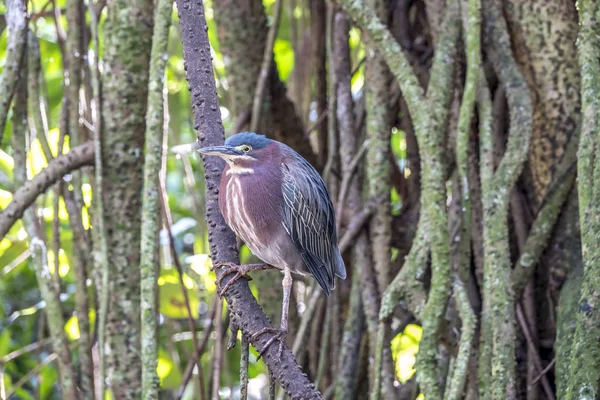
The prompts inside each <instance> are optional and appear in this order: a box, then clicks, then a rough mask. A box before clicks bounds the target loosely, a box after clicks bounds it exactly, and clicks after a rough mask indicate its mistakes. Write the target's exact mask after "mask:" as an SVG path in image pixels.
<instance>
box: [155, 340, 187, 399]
mask: <svg viewBox="0 0 600 400" xmlns="http://www.w3.org/2000/svg"><path fill="white" fill-rule="evenodd" d="M156 373H157V374H158V377H159V378H160V386H161V388H163V389H177V388H178V387H179V385H180V384H181V379H182V378H183V376H182V374H181V370H180V369H179V366H178V365H177V364H175V363H174V362H173V359H172V358H171V356H170V355H169V353H167V352H166V351H165V350H163V349H159V350H158V365H157V367H156Z"/></svg>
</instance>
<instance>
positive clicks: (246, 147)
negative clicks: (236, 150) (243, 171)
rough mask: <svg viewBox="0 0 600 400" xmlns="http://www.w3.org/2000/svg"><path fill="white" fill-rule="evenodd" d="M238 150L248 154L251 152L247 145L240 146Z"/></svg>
mask: <svg viewBox="0 0 600 400" xmlns="http://www.w3.org/2000/svg"><path fill="white" fill-rule="evenodd" d="M240 150H242V151H243V152H244V153H249V152H250V151H251V150H252V147H250V146H248V145H247V144H244V145H242V146H241V148H240Z"/></svg>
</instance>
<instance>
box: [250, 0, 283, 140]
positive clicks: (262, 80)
mask: <svg viewBox="0 0 600 400" xmlns="http://www.w3.org/2000/svg"><path fill="white" fill-rule="evenodd" d="M282 3H283V2H282V1H281V0H276V1H275V12H274V14H273V21H272V25H271V27H270V28H269V33H268V35H267V43H266V44H265V53H264V56H263V62H262V66H261V68H260V73H259V75H258V83H257V84H256V92H255V93H254V101H253V103H252V117H251V118H252V120H251V122H250V130H251V131H253V132H256V130H257V129H258V126H259V123H260V110H261V108H262V103H263V96H264V93H265V89H266V86H267V79H268V77H269V71H270V70H271V63H272V62H273V44H274V43H275V37H276V36H277V30H278V28H279V20H280V19H281V18H280V16H281V5H282Z"/></svg>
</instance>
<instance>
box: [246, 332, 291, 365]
mask: <svg viewBox="0 0 600 400" xmlns="http://www.w3.org/2000/svg"><path fill="white" fill-rule="evenodd" d="M265 333H273V334H274V336H273V337H271V338H269V340H267V343H265V345H264V346H263V348H262V350H260V351H259V352H258V360H260V358H261V357H262V356H263V354H264V353H265V352H266V351H267V349H268V348H269V347H270V346H271V345H272V344H273V343H274V342H275V341H276V340H278V341H279V350H278V353H277V357H279V359H281V355H282V354H283V344H284V342H285V337H286V335H287V329H277V328H263V329H261V330H260V331H258V332H256V333H255V334H254V335H252V336H251V337H250V341H252V342H254V341H255V340H256V339H257V338H258V337H259V336H261V335H263V334H265Z"/></svg>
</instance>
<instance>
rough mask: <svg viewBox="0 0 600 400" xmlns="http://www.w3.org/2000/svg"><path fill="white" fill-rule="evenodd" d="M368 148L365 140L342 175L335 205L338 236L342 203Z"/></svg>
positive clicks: (367, 142)
mask: <svg viewBox="0 0 600 400" xmlns="http://www.w3.org/2000/svg"><path fill="white" fill-rule="evenodd" d="M368 148H369V140H365V141H364V142H363V144H362V146H360V149H359V150H358V151H357V152H356V154H355V155H354V158H353V159H352V161H350V165H349V166H348V171H347V172H346V174H345V175H344V179H342V184H341V186H340V194H339V196H338V203H337V211H338V214H339V215H338V218H337V227H336V229H337V232H338V234H339V233H340V227H341V224H342V215H341V213H342V208H343V207H344V202H345V201H346V195H347V194H348V189H349V188H350V182H351V181H352V178H353V177H354V172H355V171H356V167H357V166H358V163H359V162H360V160H361V159H362V157H363V156H364V155H365V153H366V151H367V149H368Z"/></svg>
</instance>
